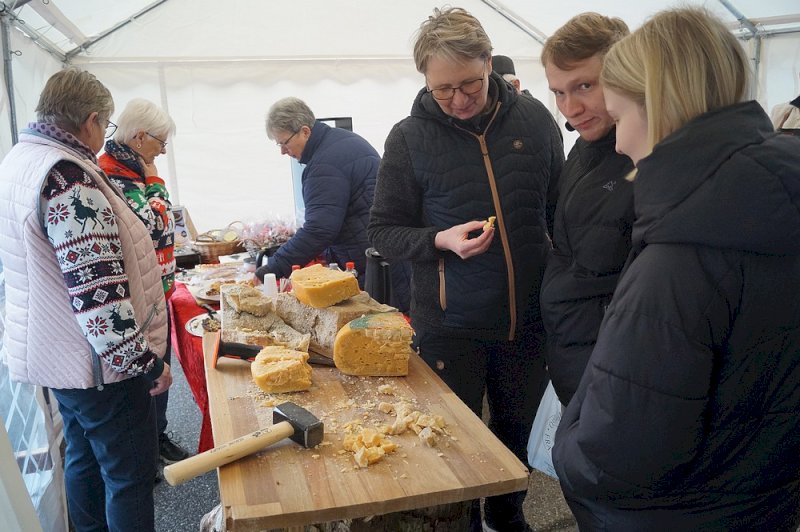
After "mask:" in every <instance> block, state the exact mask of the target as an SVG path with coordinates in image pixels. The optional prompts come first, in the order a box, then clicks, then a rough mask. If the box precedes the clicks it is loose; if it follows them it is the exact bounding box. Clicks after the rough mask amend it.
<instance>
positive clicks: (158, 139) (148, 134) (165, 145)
mask: <svg viewBox="0 0 800 532" xmlns="http://www.w3.org/2000/svg"><path fill="white" fill-rule="evenodd" d="M114 127H116V126H114ZM145 134H146V135H147V136H148V137H150V138H152V139H156V140H157V141H158V142H160V143H161V149H162V150H163V149H164V148H166V147H167V143H166V141H163V140H161V139H160V138H158V137H156V136H155V135H151V134H150V133H148V132H147V131H145Z"/></svg>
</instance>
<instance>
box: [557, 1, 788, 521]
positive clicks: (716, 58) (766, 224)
mask: <svg viewBox="0 0 800 532" xmlns="http://www.w3.org/2000/svg"><path fill="white" fill-rule="evenodd" d="M675 58H680V61H676V60H675ZM747 71H748V59H747V56H746V55H745V53H744V51H743V50H742V48H741V45H740V44H739V42H738V41H737V40H736V38H735V37H734V36H733V35H732V34H731V33H730V31H729V30H728V29H727V28H726V27H725V26H724V25H723V24H722V23H721V22H720V21H718V20H716V19H715V18H713V17H712V16H711V15H709V14H708V13H707V12H705V11H702V10H696V9H677V10H671V11H665V12H662V13H659V14H657V15H655V16H654V17H653V18H651V19H650V20H649V21H648V22H647V23H645V24H644V25H643V26H642V27H641V28H640V29H639V30H637V31H636V32H634V33H633V34H631V35H630V36H629V37H627V38H625V39H623V40H621V41H620V42H619V43H617V44H616V45H615V46H614V47H613V48H612V49H611V51H609V53H608V55H607V56H606V60H605V65H604V67H603V73H602V77H601V79H602V82H603V87H604V91H605V100H606V105H607V108H608V111H609V113H610V114H611V116H612V117H614V119H615V120H616V121H617V149H618V150H620V151H622V152H623V153H626V154H627V155H629V156H630V157H631V159H632V160H633V162H634V164H636V167H637V177H636V186H635V196H634V205H635V209H636V222H635V224H634V228H633V252H632V259H631V260H629V263H628V264H627V266H626V268H625V270H624V271H623V274H622V277H621V278H620V281H619V284H618V285H617V290H616V292H615V293H614V298H613V300H612V302H611V305H610V306H609V308H608V310H607V312H606V316H605V318H604V320H603V324H602V326H601V328H600V333H599V335H598V338H597V344H596V346H595V349H594V351H593V352H592V356H591V358H590V360H589V365H588V366H587V368H586V372H585V373H584V376H583V378H582V380H581V382H580V385H579V387H578V390H577V392H576V393H575V396H574V397H573V399H572V401H571V402H570V404H569V406H568V407H567V410H566V411H565V412H564V416H563V418H562V421H561V424H560V426H559V428H558V432H557V433H556V440H555V447H554V448H553V462H554V465H555V469H556V472H557V473H558V477H559V480H560V481H561V486H562V488H563V490H564V494H565V496H566V498H567V501H568V502H569V505H570V507H571V508H572V510H573V512H574V513H575V516H576V518H577V520H578V524H579V526H580V528H581V530H614V531H617V530H626V531H627V530H715V531H716V530H719V531H722V530H725V531H730V530H741V531H751V530H770V531H794V530H796V528H797V526H798V524H800V460H798V456H800V421H798V416H797V412H798V411H800V392H799V391H798V390H800V297H798V294H800V179H798V176H800V140H798V139H796V138H792V137H789V136H786V135H778V134H776V133H775V131H774V130H773V128H772V124H771V123H770V121H769V118H768V117H767V115H766V114H765V113H764V111H763V109H762V108H761V106H760V105H759V104H758V103H756V102H753V101H751V102H746V101H744V98H745V94H746V90H747V87H748V80H747V78H748V76H747ZM709 80H713V83H712V82H710V81H709Z"/></svg>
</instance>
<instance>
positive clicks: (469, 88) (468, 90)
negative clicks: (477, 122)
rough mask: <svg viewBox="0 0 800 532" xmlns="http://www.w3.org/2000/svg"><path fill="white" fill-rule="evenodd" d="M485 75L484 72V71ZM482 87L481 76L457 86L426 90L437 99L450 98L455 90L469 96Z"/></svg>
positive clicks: (454, 93)
mask: <svg viewBox="0 0 800 532" xmlns="http://www.w3.org/2000/svg"><path fill="white" fill-rule="evenodd" d="M484 75H485V72H484ZM482 88H483V76H481V77H479V78H476V79H471V80H469V81H465V82H464V83H462V84H461V85H459V86H458V87H445V88H442V89H428V92H429V93H430V94H431V96H433V97H434V98H436V99H437V100H452V99H453V96H455V95H456V90H459V91H461V94H463V95H465V96H471V95H473V94H475V93H476V92H478V91H479V90H481V89H482Z"/></svg>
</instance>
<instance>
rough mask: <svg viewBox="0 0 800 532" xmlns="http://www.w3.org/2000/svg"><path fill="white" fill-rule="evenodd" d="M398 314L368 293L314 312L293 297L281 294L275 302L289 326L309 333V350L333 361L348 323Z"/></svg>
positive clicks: (279, 312)
mask: <svg viewBox="0 0 800 532" xmlns="http://www.w3.org/2000/svg"><path fill="white" fill-rule="evenodd" d="M392 311H397V309H395V308H394V307H390V306H389V305H383V304H381V303H378V302H377V301H375V300H374V299H372V298H371V297H369V294H367V293H366V292H361V293H360V294H358V295H357V296H353V297H351V298H350V299H345V300H344V301H341V302H339V303H337V304H335V305H331V306H330V307H325V308H314V307H309V306H308V305H306V304H304V303H301V302H300V301H299V300H298V299H297V298H296V297H295V295H294V294H293V293H291V292H289V293H285V292H284V293H280V294H278V297H277V298H276V299H275V312H276V313H277V314H278V316H280V317H281V318H282V319H283V321H285V322H286V324H287V325H289V326H290V327H292V328H293V329H295V330H297V331H299V332H300V333H308V334H309V335H310V336H311V338H310V344H309V349H311V350H312V351H314V352H316V353H319V354H321V355H324V356H326V357H329V358H332V357H333V342H334V341H335V340H336V333H338V332H339V329H341V328H342V327H344V326H345V325H346V324H347V323H348V322H349V321H352V320H354V319H356V318H358V317H360V316H363V315H365V314H375V313H377V312H392Z"/></svg>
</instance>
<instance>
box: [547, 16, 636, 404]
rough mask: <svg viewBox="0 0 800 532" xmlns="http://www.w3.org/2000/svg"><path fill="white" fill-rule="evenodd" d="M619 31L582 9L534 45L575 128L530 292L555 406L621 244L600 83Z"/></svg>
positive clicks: (621, 257)
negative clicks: (536, 296)
mask: <svg viewBox="0 0 800 532" xmlns="http://www.w3.org/2000/svg"><path fill="white" fill-rule="evenodd" d="M627 34H628V27H627V26H626V25H625V23H624V22H623V21H622V20H620V19H618V18H609V17H604V16H603V15H599V14H597V13H583V14H581V15H577V16H576V17H574V18H572V19H571V20H569V21H568V22H567V23H566V24H564V26H562V27H561V28H559V29H558V30H556V32H555V33H554V34H553V35H552V36H551V37H550V38H549V39H548V40H547V42H546V43H545V46H544V49H543V50H542V64H543V65H544V67H545V74H546V75H547V82H548V84H549V85H550V90H551V91H553V94H554V95H555V98H556V105H558V110H559V111H561V114H563V115H564V117H565V118H566V119H567V124H568V125H569V126H570V129H573V130H575V131H577V132H578V133H579V134H580V138H579V139H578V140H577V141H576V142H575V145H574V146H573V148H572V150H571V151H570V153H569V157H567V162H566V164H565V165H564V170H563V171H562V172H561V179H560V180H559V196H558V204H557V206H556V214H555V220H554V227H553V248H554V249H553V252H552V253H551V254H550V258H549V259H548V261H547V269H546V270H545V274H544V280H543V281H542V290H541V297H540V301H541V305H542V319H543V321H544V326H545V329H546V330H547V369H548V372H549V373H550V379H551V380H552V382H553V388H554V389H555V391H556V394H557V395H558V398H559V400H560V401H561V403H562V404H564V405H567V403H569V400H570V399H571V398H572V395H573V394H574V393H575V390H576V389H577V387H578V382H580V380H581V376H582V375H583V370H584V368H585V367H586V363H587V362H588V360H589V355H591V353H592V348H593V347H594V343H595V340H596V339H597V331H598V329H599V328H600V322H601V321H602V320H603V314H604V312H605V307H606V306H607V305H608V303H609V301H611V296H612V294H613V293H614V288H615V287H616V286H617V280H618V278H619V273H620V270H622V266H623V265H624V264H625V259H626V257H627V256H628V251H629V250H630V248H631V227H632V226H633V218H634V214H633V183H630V182H629V181H626V180H625V176H626V175H627V174H629V173H630V172H631V170H633V164H632V163H631V161H630V159H629V158H628V157H626V156H625V155H620V154H618V153H617V152H616V151H615V149H614V144H615V142H616V134H615V133H616V130H615V128H614V121H613V120H612V119H611V117H610V116H609V115H608V112H607V111H606V105H605V101H604V99H603V90H602V88H601V86H600V69H601V68H602V67H603V56H604V55H605V53H606V52H607V51H608V49H609V48H611V46H612V45H613V44H614V43H615V42H617V41H618V40H619V39H621V38H622V37H624V36H625V35H627Z"/></svg>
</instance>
